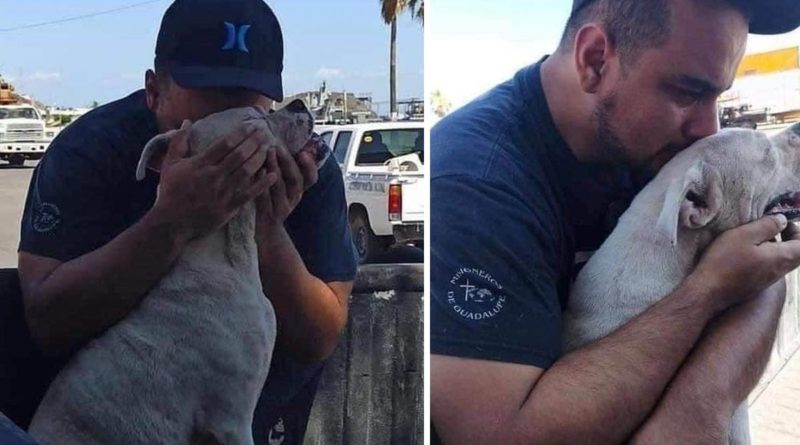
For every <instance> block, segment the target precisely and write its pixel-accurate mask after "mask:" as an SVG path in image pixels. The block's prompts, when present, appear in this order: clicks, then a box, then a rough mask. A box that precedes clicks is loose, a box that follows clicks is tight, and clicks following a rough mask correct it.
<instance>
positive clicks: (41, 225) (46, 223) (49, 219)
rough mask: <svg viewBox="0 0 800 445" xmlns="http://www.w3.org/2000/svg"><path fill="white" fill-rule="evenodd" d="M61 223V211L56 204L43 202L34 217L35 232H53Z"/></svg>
mask: <svg viewBox="0 0 800 445" xmlns="http://www.w3.org/2000/svg"><path fill="white" fill-rule="evenodd" d="M60 222H61V211H60V210H59V209H58V207H56V205H55V204H50V203H47V202H43V203H42V204H41V205H40V206H39V208H38V209H36V214H35V215H34V216H33V230H35V231H37V232H39V233H45V232H49V231H51V230H53V229H54V228H55V227H56V226H57V225H58V223H60Z"/></svg>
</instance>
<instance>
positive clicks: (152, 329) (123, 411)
mask: <svg viewBox="0 0 800 445" xmlns="http://www.w3.org/2000/svg"><path fill="white" fill-rule="evenodd" d="M242 122H249V123H251V124H253V125H255V126H257V127H258V128H259V129H260V130H262V131H264V132H265V133H266V136H267V140H266V143H267V144H268V145H271V146H272V145H278V146H285V147H286V148H287V149H288V150H289V151H290V152H292V153H293V154H296V153H297V152H298V151H299V150H302V149H306V150H312V151H315V152H314V155H315V156H316V159H317V160H318V162H319V165H321V164H322V162H324V160H325V159H326V158H327V156H328V154H329V151H328V150H327V147H326V146H325V145H324V144H319V143H317V142H315V141H312V140H310V138H311V136H312V129H313V125H314V121H313V118H312V116H311V114H310V113H309V112H308V110H307V109H306V108H305V106H304V105H303V104H302V102H300V101H296V102H293V103H292V104H290V105H289V106H287V107H286V108H284V109H282V110H280V111H278V112H275V113H273V114H269V115H268V114H266V113H265V112H264V111H262V110H261V109H259V108H253V107H249V108H237V109H232V110H227V111H224V112H221V113H216V114H213V115H210V116H208V117H206V118H204V119H202V120H199V121H197V122H196V123H194V125H192V127H191V133H190V137H189V146H190V150H197V149H202V148H205V147H207V146H208V145H209V143H210V142H212V141H214V140H217V139H218V138H220V137H222V136H224V135H225V134H226V133H227V132H228V131H230V130H232V129H233V128H234V127H235V126H237V125H239V124H241V123H242ZM175 133H176V132H175V131H174V130H173V131H170V132H167V133H165V134H162V135H159V136H157V137H155V138H153V139H152V140H151V141H150V142H148V144H147V145H146V147H145V149H144V150H143V152H142V155H141V160H140V162H139V166H138V169H137V179H139V180H141V179H143V178H144V175H145V169H146V167H147V166H148V164H149V163H150V161H151V160H152V157H153V156H154V155H156V154H158V152H159V151H163V150H165V149H166V147H167V146H168V142H169V140H170V138H171V137H172V136H174V135H175ZM312 142H313V143H312ZM195 154H196V153H195ZM254 227H255V207H254V204H253V203H252V202H251V203H249V204H247V205H245V206H244V207H243V209H242V210H241V211H240V212H239V213H238V215H237V216H235V217H233V219H231V220H230V222H229V223H228V224H227V225H226V226H224V227H222V228H221V229H220V230H218V231H216V232H214V233H212V234H210V235H208V236H206V237H204V238H200V239H196V240H193V241H192V242H190V243H189V244H188V245H187V246H186V248H185V250H184V251H183V253H182V254H181V256H180V258H179V259H178V260H177V261H176V263H175V265H174V266H173V268H172V270H171V271H170V272H169V273H168V274H167V275H166V276H165V277H164V278H163V279H162V280H161V282H159V283H158V284H157V285H156V286H155V288H153V289H152V290H151V291H150V293H149V294H148V295H147V296H146V297H145V298H144V300H143V301H142V303H141V305H140V306H139V307H138V308H137V309H135V310H134V311H133V312H131V313H130V314H129V315H128V316H127V317H126V318H125V319H123V320H122V321H120V322H119V323H118V324H117V325H115V326H113V327H112V328H110V329H109V330H108V331H107V332H105V333H104V334H103V335H102V336H100V337H99V338H97V339H96V340H94V341H92V342H91V343H89V344H88V345H87V346H86V347H84V348H83V349H82V350H81V351H79V352H78V353H77V354H76V355H75V357H73V358H72V360H71V361H70V362H69V363H68V364H67V366H66V367H65V368H64V369H63V370H62V371H61V373H60V374H59V375H58V376H57V377H56V379H55V380H54V382H53V383H52V385H51V386H50V388H49V389H48V391H47V394H46V395H45V397H44V400H43V401H42V403H41V405H40V406H39V409H38V410H37V412H36V414H35V416H34V418H33V421H32V423H31V426H30V432H31V434H32V435H33V436H34V437H35V438H36V439H37V440H38V441H39V442H40V443H42V444H43V445H56V444H65V445H79V444H80V445H88V444H147V445H152V444H189V443H196V442H206V441H208V442H211V443H224V444H252V443H253V438H252V433H251V425H252V422H253V411H254V410H255V407H256V402H257V400H258V397H259V393H260V391H261V389H262V387H263V385H264V382H265V380H266V378H267V372H268V370H269V365H270V359H271V356H272V350H273V346H274V343H275V335H276V327H275V314H274V311H273V308H272V305H271V304H270V302H269V300H268V299H267V298H266V297H265V296H264V293H263V291H262V287H261V280H260V278H259V271H258V258H257V251H256V243H255V237H254V230H255V229H254Z"/></svg>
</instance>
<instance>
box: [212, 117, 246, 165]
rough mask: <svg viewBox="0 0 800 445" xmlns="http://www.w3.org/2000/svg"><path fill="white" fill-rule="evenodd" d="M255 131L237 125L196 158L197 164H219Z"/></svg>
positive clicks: (243, 125) (244, 125)
mask: <svg viewBox="0 0 800 445" xmlns="http://www.w3.org/2000/svg"><path fill="white" fill-rule="evenodd" d="M256 131H257V129H256V127H254V126H253V125H248V124H242V125H239V126H238V127H236V128H235V129H234V130H232V131H231V132H230V133H228V134H226V135H225V136H222V137H220V138H219V139H217V140H216V141H214V142H212V143H211V145H210V146H209V147H208V148H207V149H206V150H205V151H204V152H203V153H202V154H201V155H200V156H198V157H197V162H198V163H199V164H200V165H203V166H206V165H217V164H219V163H220V162H222V160H223V159H225V157H226V156H228V154H230V152H231V151H233V150H234V149H235V148H236V147H238V146H239V145H240V144H241V143H242V142H244V140H245V139H247V138H248V137H250V136H251V135H252V134H253V133H255V132H256Z"/></svg>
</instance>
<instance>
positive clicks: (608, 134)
mask: <svg viewBox="0 0 800 445" xmlns="http://www.w3.org/2000/svg"><path fill="white" fill-rule="evenodd" d="M615 107H616V97H615V96H614V95H613V94H612V95H610V96H608V97H606V98H604V99H602V100H601V101H600V104H599V105H598V107H597V108H596V109H595V112H594V115H595V119H597V144H598V146H597V149H598V152H599V153H600V156H601V159H602V160H603V162H608V163H611V164H612V165H615V166H617V167H623V168H626V169H629V170H631V171H632V172H633V173H634V174H636V175H637V176H642V177H647V178H652V177H654V176H655V175H656V174H657V173H658V171H659V170H661V167H663V166H664V164H665V163H666V162H667V161H668V160H669V159H672V157H673V156H674V155H675V154H677V153H678V152H679V151H681V148H679V147H677V146H672V145H669V146H665V147H663V148H662V149H661V150H659V151H658V152H657V153H656V154H655V155H654V156H653V157H651V158H648V159H643V160H635V159H631V156H630V155H631V154H632V153H633V152H634V151H633V150H630V147H627V146H626V145H625V144H624V143H623V142H622V138H620V137H619V135H618V133H617V131H616V128H614V125H613V124H612V123H611V114H612V112H613V111H614V108H615ZM666 153H669V158H667V159H663V158H664V155H665V154H666Z"/></svg>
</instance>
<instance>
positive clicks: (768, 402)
mask: <svg viewBox="0 0 800 445" xmlns="http://www.w3.org/2000/svg"><path fill="white" fill-rule="evenodd" d="M750 431H751V433H752V435H753V445H795V444H800V351H796V352H795V353H794V355H793V356H792V358H790V359H789V361H788V362H787V363H786V365H784V367H783V369H782V370H781V371H780V372H779V373H778V375H777V376H775V378H774V379H773V380H772V382H770V383H769V385H768V386H767V387H766V388H765V389H764V391H763V392H761V393H760V394H759V395H758V397H757V398H756V399H755V400H751V405H750Z"/></svg>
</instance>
